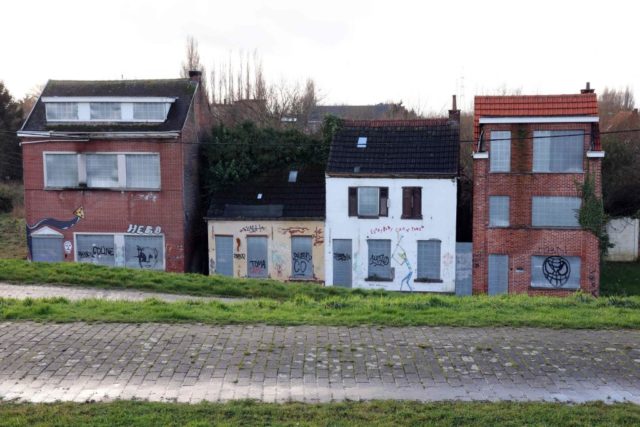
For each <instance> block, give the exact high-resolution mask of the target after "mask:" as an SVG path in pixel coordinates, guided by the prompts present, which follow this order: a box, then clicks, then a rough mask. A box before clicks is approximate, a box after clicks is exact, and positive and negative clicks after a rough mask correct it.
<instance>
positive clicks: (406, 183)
mask: <svg viewBox="0 0 640 427" xmlns="http://www.w3.org/2000/svg"><path fill="white" fill-rule="evenodd" d="M459 127H460V126H459V111H458V110H455V107H454V110H452V111H450V117H449V118H448V119H447V118H444V119H428V120H401V121H398V120H383V121H345V122H344V123H343V126H342V127H341V128H340V130H338V132H337V133H336V135H335V136H334V139H333V141H332V143H331V151H330V155H329V162H328V165H327V171H326V223H325V237H326V240H325V280H326V284H327V285H329V286H331V285H333V286H345V287H354V288H367V289H386V290H394V291H420V292H454V291H455V258H456V194H457V175H458V145H459V133H460V132H459Z"/></svg>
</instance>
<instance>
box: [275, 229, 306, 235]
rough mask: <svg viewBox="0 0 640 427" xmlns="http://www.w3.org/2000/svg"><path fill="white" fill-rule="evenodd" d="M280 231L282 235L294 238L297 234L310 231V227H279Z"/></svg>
mask: <svg viewBox="0 0 640 427" xmlns="http://www.w3.org/2000/svg"><path fill="white" fill-rule="evenodd" d="M278 231H279V232H280V234H289V235H290V236H293V235H295V234H305V233H306V232H308V231H309V228H308V227H279V228H278Z"/></svg>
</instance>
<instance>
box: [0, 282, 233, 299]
mask: <svg viewBox="0 0 640 427" xmlns="http://www.w3.org/2000/svg"><path fill="white" fill-rule="evenodd" d="M0 297H2V298H17V299H25V298H54V297H64V298H66V299H68V300H70V301H76V300H81V299H87V298H98V299H107V300H127V301H143V300H145V299H148V298H155V299H159V300H162V301H167V302H175V301H188V300H218V301H225V302H233V301H240V299H235V298H221V297H198V296H192V295H174V294H163V293H159V292H146V291H135V290H119V289H97V288H78V287H71V286H52V285H12V284H9V283H0Z"/></svg>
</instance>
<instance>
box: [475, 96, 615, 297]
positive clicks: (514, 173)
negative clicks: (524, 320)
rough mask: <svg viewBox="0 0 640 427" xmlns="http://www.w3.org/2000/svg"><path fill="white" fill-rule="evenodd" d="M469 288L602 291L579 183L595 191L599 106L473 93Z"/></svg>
mask: <svg viewBox="0 0 640 427" xmlns="http://www.w3.org/2000/svg"><path fill="white" fill-rule="evenodd" d="M474 139H475V141H477V143H476V146H475V147H474V153H473V158H474V161H473V174H474V183H473V293H474V294H480V293H489V294H492V295H494V294H500V293H527V294H530V295H539V294H546V295H566V294H568V293H571V292H574V291H576V290H578V289H581V290H582V291H584V292H588V293H592V294H594V295H597V294H598V291H599V282H600V268H599V266H600V257H599V249H598V240H597V238H596V237H595V236H594V235H593V234H592V233H590V232H588V231H585V230H583V229H582V228H581V227H580V225H579V224H578V219H577V213H578V210H579V208H580V206H581V197H580V194H579V188H578V184H581V183H583V182H584V181H585V177H587V176H592V177H593V178H594V180H595V185H596V193H597V194H598V196H600V197H601V161H602V157H604V152H603V151H602V149H601V147H600V138H599V129H598V104H597V98H596V94H595V93H593V90H591V89H589V86H588V85H587V89H584V90H582V91H581V93H580V94H576V95H551V96H538V95H536V96H477V97H475V113H474Z"/></svg>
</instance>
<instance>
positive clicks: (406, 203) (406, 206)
mask: <svg viewBox="0 0 640 427" xmlns="http://www.w3.org/2000/svg"><path fill="white" fill-rule="evenodd" d="M412 190H413V189H412V188H411V187H403V188H402V218H410V217H411V198H412V197H413V194H412V193H413V192H412Z"/></svg>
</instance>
